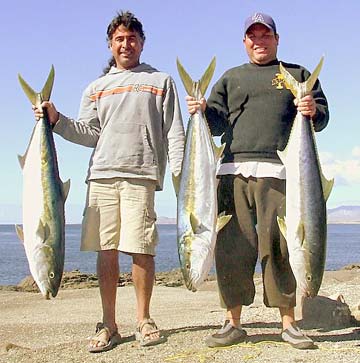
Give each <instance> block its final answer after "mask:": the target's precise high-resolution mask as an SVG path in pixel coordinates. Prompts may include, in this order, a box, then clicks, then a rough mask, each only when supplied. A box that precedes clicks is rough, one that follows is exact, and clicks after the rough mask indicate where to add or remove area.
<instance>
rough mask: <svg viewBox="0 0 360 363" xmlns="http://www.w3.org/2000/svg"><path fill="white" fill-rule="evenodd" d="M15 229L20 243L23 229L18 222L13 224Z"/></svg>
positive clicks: (22, 237) (22, 238)
mask: <svg viewBox="0 0 360 363" xmlns="http://www.w3.org/2000/svg"><path fill="white" fill-rule="evenodd" d="M15 230H16V234H17V235H18V237H19V239H20V240H21V241H22V243H24V231H23V229H22V228H21V227H20V226H19V225H18V224H15Z"/></svg>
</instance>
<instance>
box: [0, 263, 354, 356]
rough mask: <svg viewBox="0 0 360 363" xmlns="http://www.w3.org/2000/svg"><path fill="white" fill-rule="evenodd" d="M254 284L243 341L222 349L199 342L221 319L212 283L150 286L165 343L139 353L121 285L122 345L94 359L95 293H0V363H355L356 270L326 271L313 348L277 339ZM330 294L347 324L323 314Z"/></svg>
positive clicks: (129, 296) (306, 326)
mask: <svg viewBox="0 0 360 363" xmlns="http://www.w3.org/2000/svg"><path fill="white" fill-rule="evenodd" d="M255 282H256V286H257V294H256V298H255V302H254V304H253V305H251V306H250V307H245V308H244V312H243V327H244V328H245V329H246V330H247V332H248V335H249V339H248V342H246V343H243V344H239V345H236V346H232V347H229V348H224V349H210V348H207V347H206V346H205V345H204V342H203V340H204V338H205V337H206V336H207V335H208V334H210V333H212V332H214V331H215V330H216V329H217V328H219V327H220V324H221V323H222V321H223V314H224V312H223V310H222V309H221V308H220V307H219V304H218V296H217V290H216V282H215V281H209V282H206V283H205V284H204V286H203V287H202V290H201V291H198V292H196V293H192V292H190V291H187V290H186V289H185V288H184V287H182V286H181V287H167V286H164V285H161V284H157V285H156V286H155V288H154V294H153V299H152V316H153V318H154V319H155V320H156V322H157V324H158V325H159V327H160V328H161V329H162V330H163V333H164V334H165V335H166V336H167V338H168V341H167V342H166V343H165V344H162V345H159V346H155V347H150V348H140V347H139V346H138V344H137V343H136V342H135V341H134V336H133V332H134V328H135V305H134V302H135V294H134V289H133V287H132V286H131V285H126V286H124V287H121V288H118V297H117V320H118V324H119V330H120V333H121V335H122V336H123V338H124V342H123V343H122V344H120V345H119V346H118V347H116V348H115V349H113V350H112V351H109V352H106V353H101V354H96V355H94V354H90V353H88V352H87V349H86V347H87V340H86V338H87V337H88V336H89V335H91V333H92V332H93V330H94V327H95V324H96V322H97V321H99V318H100V317H101V305H100V299H99V291H98V289H97V288H84V289H74V288H65V289H61V290H60V292H59V294H58V296H57V297H56V298H55V299H52V300H48V301H46V300H44V299H43V298H42V297H41V295H40V294H38V293H33V292H30V293H29V292H28V293H24V292H19V291H8V290H1V291H0V312H1V314H0V316H1V319H0V327H1V329H0V342H1V343H0V362H10V363H11V362H135V361H136V362H138V363H142V362H199V363H200V362H329V361H334V362H360V326H359V323H358V321H357V320H355V317H357V318H359V317H358V315H359V314H358V305H359V303H360V290H359V288H358V287H359V284H360V270H359V269H353V270H340V271H327V272H326V273H325V277H324V281H323V285H322V288H321V290H320V297H321V298H323V299H324V301H325V302H323V303H324V304H325V305H324V306H323V307H321V314H322V315H323V316H320V315H321V314H318V318H319V320H318V321H316V322H314V321H310V320H308V321H307V323H306V320H304V321H302V322H301V321H300V322H299V324H300V325H302V328H303V330H304V331H305V332H306V333H307V334H308V335H309V336H311V337H312V338H313V339H314V341H315V342H316V345H317V347H318V349H316V350H311V351H299V350H295V349H293V348H291V347H290V346H288V345H287V344H285V343H282V342H281V340H280V337H279V333H280V325H279V316H278V311H277V309H269V308H266V307H265V306H264V305H263V303H262V282H261V278H260V277H256V279H255ZM335 294H342V295H343V297H344V299H345V302H346V304H347V305H346V306H348V307H350V309H351V313H352V319H351V320H348V321H346V323H344V321H345V320H346V319H345V320H343V323H339V321H338V320H336V321H335V320H334V319H333V318H334V317H333V316H330V315H331V314H333V312H332V311H331V308H330V310H329V312H328V313H327V314H328V315H326V307H329V306H326V304H328V301H331V300H330V299H326V298H325V297H329V296H332V295H335ZM328 305H329V304H328ZM330 305H331V304H330ZM344 306H345V305H344ZM329 314H330V315H329ZM329 323H330V324H329Z"/></svg>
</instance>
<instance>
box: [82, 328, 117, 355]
mask: <svg viewBox="0 0 360 363" xmlns="http://www.w3.org/2000/svg"><path fill="white" fill-rule="evenodd" d="M89 339H90V340H91V341H93V342H99V343H103V344H104V345H100V346H97V347H92V346H89V348H88V350H89V352H90V353H100V352H106V351H107V350H110V349H113V348H115V347H116V346H117V345H118V344H120V342H121V336H120V334H119V333H118V331H115V332H113V333H112V334H111V333H110V329H109V328H108V327H107V326H105V325H104V324H103V323H97V324H96V330H95V335H94V336H92V337H90V338H89Z"/></svg>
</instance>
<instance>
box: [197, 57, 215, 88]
mask: <svg viewBox="0 0 360 363" xmlns="http://www.w3.org/2000/svg"><path fill="white" fill-rule="evenodd" d="M215 66H216V58H215V57H213V59H212V60H211V62H210V64H209V65H208V67H207V68H206V71H205V72H204V74H203V75H202V77H201V79H200V81H199V88H200V93H201V95H205V92H206V90H207V88H208V86H209V83H210V81H211V78H212V77H213V75H214V71H215Z"/></svg>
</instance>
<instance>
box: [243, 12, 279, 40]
mask: <svg viewBox="0 0 360 363" xmlns="http://www.w3.org/2000/svg"><path fill="white" fill-rule="evenodd" d="M253 24H263V25H265V26H266V27H268V28H269V29H271V30H272V31H273V32H274V33H275V34H276V25H275V22H274V19H273V18H272V17H271V16H270V15H267V14H264V13H254V14H253V15H251V16H249V17H248V18H247V19H246V20H245V25H244V35H245V34H246V32H247V31H248V29H249V28H250V27H251V25H253Z"/></svg>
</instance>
